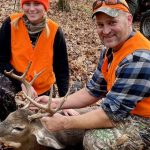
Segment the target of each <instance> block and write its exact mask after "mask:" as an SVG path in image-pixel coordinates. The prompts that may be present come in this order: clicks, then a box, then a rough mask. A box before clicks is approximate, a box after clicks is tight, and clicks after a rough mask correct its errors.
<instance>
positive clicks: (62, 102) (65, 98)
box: [53, 88, 70, 114]
mask: <svg viewBox="0 0 150 150" xmlns="http://www.w3.org/2000/svg"><path fill="white" fill-rule="evenodd" d="M69 93H70V88H69V89H68V91H67V93H66V95H65V96H64V98H63V100H62V101H61V103H60V105H59V106H58V107H57V108H56V109H54V110H53V114H55V113H56V112H57V111H59V110H60V109H61V107H62V105H63V104H64V102H65V101H66V100H67V97H68V95H69Z"/></svg>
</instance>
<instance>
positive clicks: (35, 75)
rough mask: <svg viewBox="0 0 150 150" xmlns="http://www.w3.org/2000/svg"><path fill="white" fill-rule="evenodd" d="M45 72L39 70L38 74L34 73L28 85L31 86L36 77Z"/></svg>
mask: <svg viewBox="0 0 150 150" xmlns="http://www.w3.org/2000/svg"><path fill="white" fill-rule="evenodd" d="M44 71H45V69H43V70H41V71H40V72H39V73H36V72H35V73H34V78H33V79H32V80H31V81H30V84H31V85H32V84H33V82H34V81H35V80H36V79H37V77H38V76H39V75H40V74H42V73H43V72H44Z"/></svg>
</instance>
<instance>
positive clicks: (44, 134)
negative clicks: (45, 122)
mask: <svg viewBox="0 0 150 150" xmlns="http://www.w3.org/2000/svg"><path fill="white" fill-rule="evenodd" d="M33 134H34V135H35V136H36V140H37V142H38V143H39V144H40V145H44V146H48V147H51V148H55V149H63V148H65V147H64V145H62V144H61V143H60V142H59V141H58V140H57V139H55V137H54V136H53V134H51V133H50V132H48V131H47V130H45V129H42V130H39V131H35V133H33Z"/></svg>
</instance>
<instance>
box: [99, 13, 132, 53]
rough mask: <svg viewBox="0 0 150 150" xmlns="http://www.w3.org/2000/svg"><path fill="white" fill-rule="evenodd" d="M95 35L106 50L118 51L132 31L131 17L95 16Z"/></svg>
mask: <svg viewBox="0 0 150 150" xmlns="http://www.w3.org/2000/svg"><path fill="white" fill-rule="evenodd" d="M96 24H97V33H98V35H99V37H100V40H101V41H102V43H103V44H104V45H105V46H106V47H107V48H113V49H114V50H118V49H120V47H121V46H122V44H123V43H124V42H125V41H126V40H127V38H128V37H129V35H130V33H131V31H132V16H131V15H130V14H127V13H123V12H122V13H120V15H119V16H117V17H110V16H108V15H106V14H104V13H98V14H97V15H96Z"/></svg>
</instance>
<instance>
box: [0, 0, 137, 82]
mask: <svg viewBox="0 0 150 150" xmlns="http://www.w3.org/2000/svg"><path fill="white" fill-rule="evenodd" d="M57 1H58V0H51V3H50V9H49V11H48V17H49V18H51V19H52V20H54V21H55V22H57V23H58V24H59V25H60V26H61V27H62V29H63V31H64V34H65V37H66V42H67V47H68V56H69V65H70V75H71V80H70V81H71V83H74V82H75V81H81V82H82V83H83V84H84V83H86V81H87V80H88V79H89V78H90V77H91V75H92V74H93V70H94V69H95V67H96V65H97V62H98V58H99V55H100V48H101V47H102V45H101V42H100V40H99V38H98V35H97V33H96V30H95V25H94V22H93V20H92V18H91V14H92V9H91V8H92V3H93V2H94V0H70V6H71V12H65V11H63V12H62V11H61V10H59V9H58V5H57ZM14 4H15V0H0V25H1V23H2V22H3V20H4V19H5V18H6V17H7V16H8V15H9V14H11V13H12V12H14ZM135 26H136V28H137V27H138V25H137V23H136V24H135Z"/></svg>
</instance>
